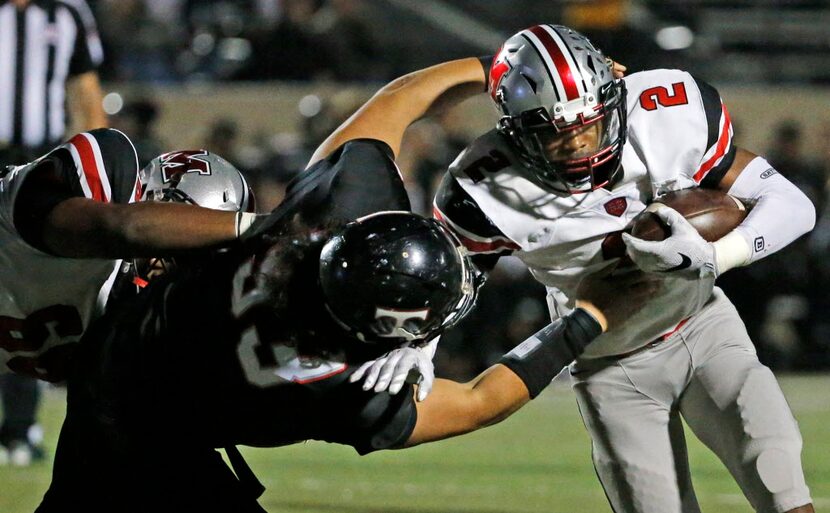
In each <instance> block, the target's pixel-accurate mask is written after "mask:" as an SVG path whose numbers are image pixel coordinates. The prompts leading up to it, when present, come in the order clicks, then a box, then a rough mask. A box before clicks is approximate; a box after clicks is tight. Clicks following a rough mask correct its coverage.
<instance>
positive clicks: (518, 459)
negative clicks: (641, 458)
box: [0, 376, 830, 513]
mask: <svg viewBox="0 0 830 513" xmlns="http://www.w3.org/2000/svg"><path fill="white" fill-rule="evenodd" d="M781 383H782V386H783V388H784V391H785V393H786V394H787V398H788V400H789V401H790V404H791V406H792V407H793V410H794V412H795V415H796V417H797V418H798V421H799V423H800V425H801V431H802V434H803V436H804V454H803V458H804V466H805V471H806V474H807V480H808V483H809V485H810V487H811V489H812V493H813V497H814V499H815V504H816V509H817V510H828V509H830V393H828V392H830V376H785V377H781ZM63 401H64V395H63V393H62V392H61V391H60V390H50V391H49V392H48V393H47V395H46V400H45V409H44V411H43V418H42V421H43V424H44V427H45V428H46V430H47V444H48V447H49V450H50V454H54V444H55V441H56V438H57V433H58V429H59V425H60V422H61V418H62V414H63V413H62V410H63ZM689 450H690V453H691V460H692V473H693V476H694V481H695V487H696V490H697V493H698V497H699V499H700V502H701V505H702V507H703V510H704V511H705V512H707V513H710V512H711V513H714V512H730V513H734V512H748V511H751V510H750V508H749V506H748V505H747V504H746V501H745V500H744V499H743V497H742V496H741V494H740V491H739V490H738V487H737V486H736V485H735V483H734V482H733V481H732V479H731V478H730V476H729V475H728V474H727V472H726V470H724V468H723V467H722V466H721V465H720V463H719V462H718V461H717V459H716V458H715V457H714V456H713V455H712V454H711V453H709V452H708V450H706V449H705V448H704V447H703V446H701V444H700V443H699V442H697V440H695V439H694V437H693V435H691V434H689ZM245 454H246V456H247V459H248V461H249V463H250V464H251V466H252V467H253V469H254V471H255V472H256V473H257V475H258V476H259V477H260V479H261V480H262V482H263V484H265V486H266V488H267V491H266V492H265V495H263V497H262V498H261V504H262V505H263V506H264V507H265V508H266V509H267V510H268V511H269V512H271V513H297V512H304V513H331V512H341V513H358V512H361V513H381V512H390V513H410V512H411V513H416V512H417V513H438V512H441V513H462V512H464V513H466V512H469V513H490V512H492V513H513V512H515V513H519V512H522V513H524V512H528V513H530V512H546V513H551V512H572V511H587V512H607V511H610V508H609V507H608V505H607V503H606V502H605V496H604V495H603V492H602V490H601V488H600V487H599V484H598V483H597V482H596V478H595V476H594V471H593V468H592V467H591V462H590V447H589V441H588V436H587V434H586V433H585V431H584V430H583V428H582V423H581V421H580V419H579V415H578V413H577V411H576V406H575V403H574V399H573V396H572V394H571V391H570V389H569V388H567V387H566V386H563V385H555V386H553V387H551V388H550V389H548V391H546V392H545V393H544V394H543V395H542V396H541V397H539V398H538V399H537V400H536V401H534V402H533V403H531V404H530V405H528V406H527V407H526V408H525V409H524V410H523V411H520V412H519V413H517V414H516V415H515V416H514V417H513V418H510V419H508V420H507V421H505V422H504V423H502V424H500V425H498V426H495V427H492V428H489V429H486V430H484V431H481V432H479V433H474V434H472V435H468V436H466V437H462V438H459V439H456V440H448V441H445V442H440V443H436V444H432V445H430V446H422V447H417V448H414V449H410V450H408V451H399V452H386V453H376V454H372V455H369V456H365V457H359V456H357V455H356V454H355V453H354V451H353V450H351V449H349V448H346V447H338V446H334V445H329V444H323V443H316V442H315V443H307V444H301V445H296V446H292V447H285V448H280V449H255V450H247V451H245ZM50 471H51V465H50V464H48V463H42V464H38V465H35V466H33V467H30V468H24V469H19V468H7V467H0V512H2V513H23V512H31V511H32V510H33V509H34V507H35V506H36V505H37V504H38V502H39V500H40V497H41V496H42V494H43V492H44V491H45V490H46V487H47V486H48V483H49V477H50Z"/></svg>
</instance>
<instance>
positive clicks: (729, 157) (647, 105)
mask: <svg viewBox="0 0 830 513" xmlns="http://www.w3.org/2000/svg"><path fill="white" fill-rule="evenodd" d="M625 83H626V89H627V107H628V108H627V111H628V139H629V142H630V144H631V146H633V147H635V148H637V152H636V153H637V155H636V156H635V155H630V157H636V160H637V161H639V162H640V163H642V164H643V165H645V166H646V171H647V172H648V174H649V175H650V178H651V182H652V188H653V193H654V194H655V195H659V194H663V193H665V192H668V191H671V190H677V189H685V188H688V187H696V186H703V187H715V186H717V184H718V183H719V182H720V179H721V178H722V177H723V175H724V174H725V173H726V171H727V170H728V169H729V167H730V166H731V165H732V161H733V160H734V156H735V147H734V145H733V141H732V135H733V131H732V123H731V121H730V118H729V111H728V110H727V108H726V106H725V105H724V104H723V101H722V100H721V97H720V95H719V94H718V92H717V90H716V89H715V88H714V87H712V86H711V85H709V84H707V83H706V82H703V81H702V80H699V79H697V78H695V77H694V76H692V75H691V74H689V73H687V72H685V71H680V70H666V69H660V70H650V71H644V72H641V73H634V74H632V75H630V76H628V77H626V78H625ZM633 161H634V159H633V158H629V159H626V160H625V161H624V162H623V166H624V167H625V168H626V171H627V172H628V171H629V168H635V167H637V164H636V163H634V162H633Z"/></svg>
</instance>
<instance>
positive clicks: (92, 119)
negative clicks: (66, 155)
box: [67, 71, 109, 131]
mask: <svg viewBox="0 0 830 513" xmlns="http://www.w3.org/2000/svg"><path fill="white" fill-rule="evenodd" d="M67 90H68V93H69V94H68V96H69V97H70V98H71V100H72V101H71V102H70V105H72V106H73V107H74V108H73V111H74V112H73V113H74V114H75V117H76V119H75V122H76V125H77V126H76V129H77V131H84V130H92V129H93V128H102V127H106V126H109V121H108V120H107V114H106V113H105V112H104V107H103V103H104V95H103V93H102V92H101V82H100V81H99V80H98V73H97V72H95V71H87V72H86V73H81V74H80V75H78V76H75V77H72V78H71V79H70V80H69V81H68V83H67Z"/></svg>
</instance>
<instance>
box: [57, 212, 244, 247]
mask: <svg viewBox="0 0 830 513" xmlns="http://www.w3.org/2000/svg"><path fill="white" fill-rule="evenodd" d="M237 222H238V216H237V213H236V212H226V211H220V210H212V209H208V208H202V207H197V206H193V205H185V204H179V203H160V202H143V203H131V204H128V205H119V204H115V203H101V202H97V201H93V200H90V199H87V198H70V199H67V200H64V201H62V202H60V203H59V204H57V205H56V206H55V207H54V208H53V209H51V211H50V212H49V214H48V215H47V216H46V218H45V220H44V222H43V227H42V233H41V240H42V244H43V246H44V247H45V248H46V249H47V250H48V251H49V252H50V253H52V254H55V255H58V256H64V257H74V258H131V257H149V256H158V255H163V254H168V253H170V252H175V251H183V250H189V249H199V248H205V247H211V246H217V245H221V244H226V243H228V242H230V241H233V240H234V239H235V238H236V237H237Z"/></svg>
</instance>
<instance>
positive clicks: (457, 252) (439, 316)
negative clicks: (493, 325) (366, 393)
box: [319, 212, 476, 346]
mask: <svg viewBox="0 0 830 513" xmlns="http://www.w3.org/2000/svg"><path fill="white" fill-rule="evenodd" d="M319 273H320V275H319V277H320V285H321V288H322V292H323V300H324V302H325V306H326V308H327V310H328V311H329V313H330V314H331V316H332V317H333V318H334V320H335V321H337V323H338V324H339V325H340V326H341V327H342V328H344V329H346V330H347V331H349V332H350V333H351V334H352V335H354V336H355V337H356V338H357V339H359V340H361V341H363V342H367V343H374V344H384V345H390V346H391V345H395V346H397V345H400V344H402V343H404V342H413V341H428V340H430V339H432V338H434V337H436V336H438V335H440V334H441V332H443V331H444V330H445V329H447V328H449V327H450V326H452V325H454V324H455V323H456V322H458V321H459V320H460V319H461V318H462V317H463V316H464V315H465V314H466V313H467V312H468V311H469V310H470V309H471V308H472V306H473V304H474V302H475V295H476V287H475V286H474V280H473V277H474V274H473V267H472V265H471V262H470V260H469V257H468V256H467V254H466V250H465V249H464V247H463V246H462V245H461V243H460V242H458V240H457V239H456V238H455V236H453V235H452V234H451V233H450V232H449V230H447V228H446V227H444V226H443V225H442V224H441V223H439V222H438V221H436V220H434V219H427V218H424V217H421V216H419V215H416V214H413V213H411V212H381V213H378V214H373V215H370V216H367V217H364V218H361V219H359V220H357V221H355V222H352V223H349V224H348V225H346V226H345V228H343V229H342V230H340V231H339V232H337V233H335V234H334V235H333V236H332V237H331V238H330V239H329V240H328V241H327V242H326V244H325V245H324V246H323V250H322V253H321V255H320V271H319Z"/></svg>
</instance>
